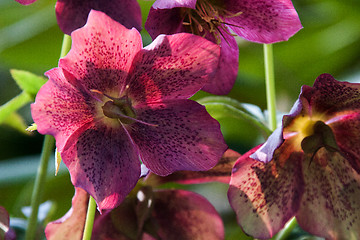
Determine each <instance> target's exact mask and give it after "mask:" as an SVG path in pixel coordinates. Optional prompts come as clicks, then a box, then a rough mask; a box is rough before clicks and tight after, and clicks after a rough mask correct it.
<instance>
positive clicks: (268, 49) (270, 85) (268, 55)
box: [264, 44, 276, 131]
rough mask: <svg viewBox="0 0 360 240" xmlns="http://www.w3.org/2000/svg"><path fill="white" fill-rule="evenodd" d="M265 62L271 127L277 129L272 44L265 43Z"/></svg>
mask: <svg viewBox="0 0 360 240" xmlns="http://www.w3.org/2000/svg"><path fill="white" fill-rule="evenodd" d="M264 64H265V82H266V100H267V108H268V113H269V128H270V129H271V130H272V131H274V130H275V129H276V96H275V77H274V57H273V48H272V44H264Z"/></svg>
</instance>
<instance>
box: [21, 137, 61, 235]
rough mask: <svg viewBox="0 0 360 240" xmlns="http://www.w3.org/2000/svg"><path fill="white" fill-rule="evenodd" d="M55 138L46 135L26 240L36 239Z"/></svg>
mask: <svg viewBox="0 0 360 240" xmlns="http://www.w3.org/2000/svg"><path fill="white" fill-rule="evenodd" d="M54 142H55V141H54V138H53V137H52V136H50V135H46V136H45V139H44V145H43V151H42V154H41V160H40V165H39V167H38V171H37V175H36V179H35V184H34V190H33V192H32V196H31V214H30V217H29V220H28V225H27V231H26V238H25V239H26V240H32V239H34V238H35V234H36V229H37V216H38V212H39V205H40V201H41V198H42V191H41V190H42V189H43V188H44V185H45V179H46V173H47V167H48V163H49V158H50V155H51V154H52V153H53V146H54Z"/></svg>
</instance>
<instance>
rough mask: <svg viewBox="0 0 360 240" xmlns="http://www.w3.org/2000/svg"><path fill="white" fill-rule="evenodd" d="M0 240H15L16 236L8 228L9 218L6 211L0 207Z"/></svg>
mask: <svg viewBox="0 0 360 240" xmlns="http://www.w3.org/2000/svg"><path fill="white" fill-rule="evenodd" d="M0 239H3V240H15V239H16V234H15V232H14V230H12V229H11V228H10V218H9V214H8V212H7V211H6V209H5V208H4V207H2V206H0Z"/></svg>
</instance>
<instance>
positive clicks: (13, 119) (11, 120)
mask: <svg viewBox="0 0 360 240" xmlns="http://www.w3.org/2000/svg"><path fill="white" fill-rule="evenodd" d="M3 123H4V124H6V125H8V126H10V127H12V128H14V129H16V130H18V131H19V132H21V133H25V134H27V135H28V134H30V132H28V131H26V128H27V125H26V124H25V121H24V118H23V117H21V116H20V115H19V114H17V113H16V112H13V113H11V114H10V116H8V117H7V118H6V119H5V120H4V122H3Z"/></svg>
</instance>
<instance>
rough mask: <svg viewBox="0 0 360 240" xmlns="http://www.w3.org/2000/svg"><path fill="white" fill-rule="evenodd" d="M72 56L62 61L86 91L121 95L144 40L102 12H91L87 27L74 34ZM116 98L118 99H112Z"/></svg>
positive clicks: (135, 32)
mask: <svg viewBox="0 0 360 240" xmlns="http://www.w3.org/2000/svg"><path fill="white" fill-rule="evenodd" d="M71 36H72V39H73V43H72V46H71V50H70V52H69V53H68V54H67V55H66V57H64V58H63V59H60V61H59V67H61V68H64V69H66V70H67V71H68V72H69V73H71V74H72V75H73V76H74V77H75V78H76V80H77V82H78V84H81V85H82V86H83V87H84V88H85V89H87V90H91V89H95V90H98V91H101V92H105V93H106V92H107V91H110V89H111V91H112V94H114V93H113V92H116V93H118V94H120V90H121V88H122V87H124V84H125V78H126V76H127V74H128V72H129V69H130V66H131V64H132V60H133V58H134V56H135V55H136V53H137V52H138V51H139V50H140V49H141V47H142V42H141V36H140V34H139V32H138V31H137V30H136V29H132V30H129V29H127V28H125V27H124V26H122V25H121V24H120V23H118V22H115V21H114V20H112V19H111V18H110V17H108V16H106V15H105V14H104V13H102V12H98V11H94V10H92V11H91V12H90V14H89V18H88V22H87V24H86V25H85V26H84V27H83V28H81V29H79V30H77V31H74V32H73V33H72V35H71ZM113 97H117V96H113Z"/></svg>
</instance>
